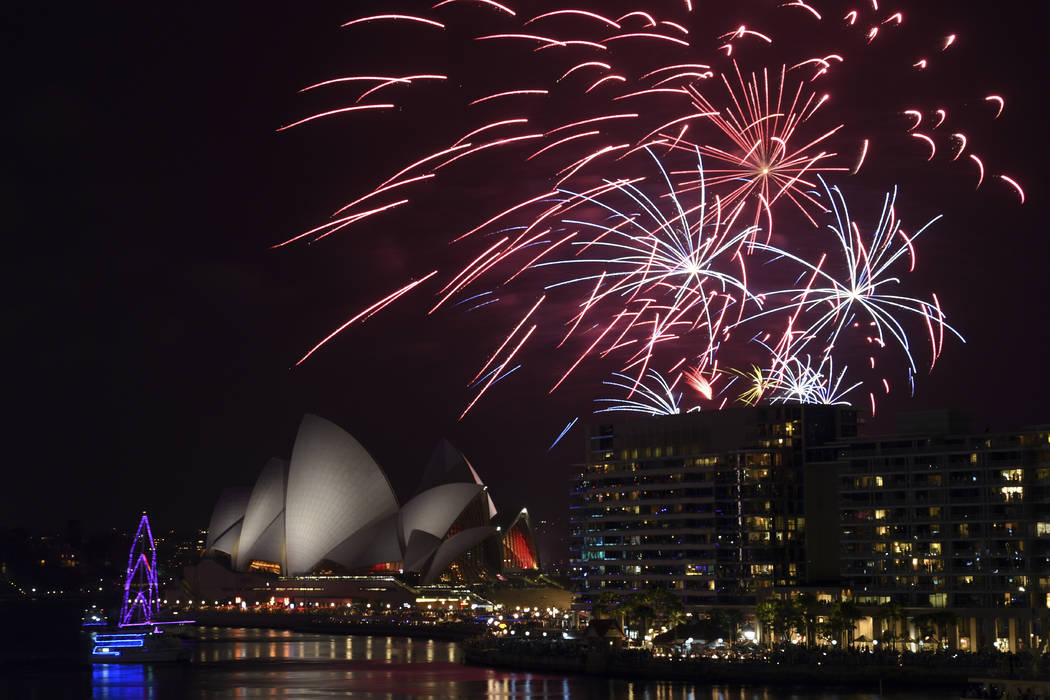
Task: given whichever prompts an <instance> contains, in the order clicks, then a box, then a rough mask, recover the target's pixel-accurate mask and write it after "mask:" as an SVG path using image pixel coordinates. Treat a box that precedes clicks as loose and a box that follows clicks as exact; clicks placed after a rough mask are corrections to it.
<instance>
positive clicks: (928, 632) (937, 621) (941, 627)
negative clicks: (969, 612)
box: [915, 610, 958, 646]
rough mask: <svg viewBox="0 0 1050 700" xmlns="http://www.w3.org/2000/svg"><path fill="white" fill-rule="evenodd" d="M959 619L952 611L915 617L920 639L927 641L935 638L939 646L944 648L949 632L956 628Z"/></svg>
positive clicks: (941, 611)
mask: <svg viewBox="0 0 1050 700" xmlns="http://www.w3.org/2000/svg"><path fill="white" fill-rule="evenodd" d="M957 620H958V618H957V617H956V615H955V613H953V612H952V611H951V610H938V611H936V612H930V613H925V614H923V615H916V616H915V627H916V628H918V631H919V637H920V638H921V639H926V638H927V637H933V638H934V639H936V640H937V646H943V644H944V642H945V638H946V637H948V632H949V630H950V629H951V628H954V627H955V624H956V622H957Z"/></svg>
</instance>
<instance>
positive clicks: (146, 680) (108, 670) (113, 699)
mask: <svg viewBox="0 0 1050 700" xmlns="http://www.w3.org/2000/svg"><path fill="white" fill-rule="evenodd" d="M91 690H92V693H91V697H92V698H98V699H99V700H131V699H132V698H134V699H135V700H139V699H140V698H150V699H152V698H155V697H157V694H156V690H157V688H156V677H155V675H154V671H153V666H150V665H143V664H92V667H91Z"/></svg>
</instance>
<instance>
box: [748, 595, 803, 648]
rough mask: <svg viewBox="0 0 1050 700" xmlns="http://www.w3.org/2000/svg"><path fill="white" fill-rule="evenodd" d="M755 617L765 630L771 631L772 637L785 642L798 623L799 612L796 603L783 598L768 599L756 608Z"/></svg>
mask: <svg viewBox="0 0 1050 700" xmlns="http://www.w3.org/2000/svg"><path fill="white" fill-rule="evenodd" d="M755 615H756V617H758V619H759V620H760V621H761V622H762V625H763V628H768V629H769V630H770V631H771V633H772V634H771V637H772V638H775V639H776V640H778V641H783V639H784V635H785V634H786V633H787V632H789V631H790V630H791V629H792V627H794V626H795V624H796V623H797V621H798V611H797V610H796V609H795V605H794V603H792V602H791V601H790V600H784V599H782V598H766V599H765V600H763V601H762V602H760V603H759V604H758V605H756V606H755Z"/></svg>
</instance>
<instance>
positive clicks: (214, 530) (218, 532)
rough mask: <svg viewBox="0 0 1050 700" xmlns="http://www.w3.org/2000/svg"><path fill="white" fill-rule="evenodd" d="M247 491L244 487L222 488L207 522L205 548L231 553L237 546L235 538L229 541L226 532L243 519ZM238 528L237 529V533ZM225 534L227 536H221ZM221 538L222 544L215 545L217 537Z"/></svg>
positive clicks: (246, 504) (246, 503)
mask: <svg viewBox="0 0 1050 700" xmlns="http://www.w3.org/2000/svg"><path fill="white" fill-rule="evenodd" d="M248 494H249V491H248V489H246V488H230V489H223V490H222V493H220V494H219V500H218V502H216V504H215V509H214V510H213V511H212V513H211V521H210V522H209V523H208V536H207V537H206V538H205V549H206V550H208V551H210V550H211V549H213V548H216V549H219V551H221V552H226V553H227V554H233V550H234V548H235V547H236V546H237V540H236V539H234V540H233V542H230V541H229V536H228V533H229V532H230V530H231V528H233V527H234V526H235V525H239V524H240V522H241V521H242V520H243V519H244V510H245V508H246V507H247V506H248ZM239 534H240V530H238V535H239ZM223 535H227V537H223ZM220 538H222V540H223V546H222V547H217V543H218V542H219V539H220Z"/></svg>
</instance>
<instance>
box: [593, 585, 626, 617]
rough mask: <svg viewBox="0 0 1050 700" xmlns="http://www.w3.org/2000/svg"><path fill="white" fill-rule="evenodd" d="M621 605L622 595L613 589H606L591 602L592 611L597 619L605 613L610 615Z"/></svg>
mask: <svg viewBox="0 0 1050 700" xmlns="http://www.w3.org/2000/svg"><path fill="white" fill-rule="evenodd" d="M620 606H621V599H620V595H619V594H618V593H614V592H613V591H605V592H604V593H602V594H601V595H599V596H598V597H597V598H595V599H594V602H593V603H591V613H592V614H593V615H594V619H595V620H600V619H602V616H603V615H608V614H610V613H612V612H613V611H614V610H618V609H619V608H620Z"/></svg>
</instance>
